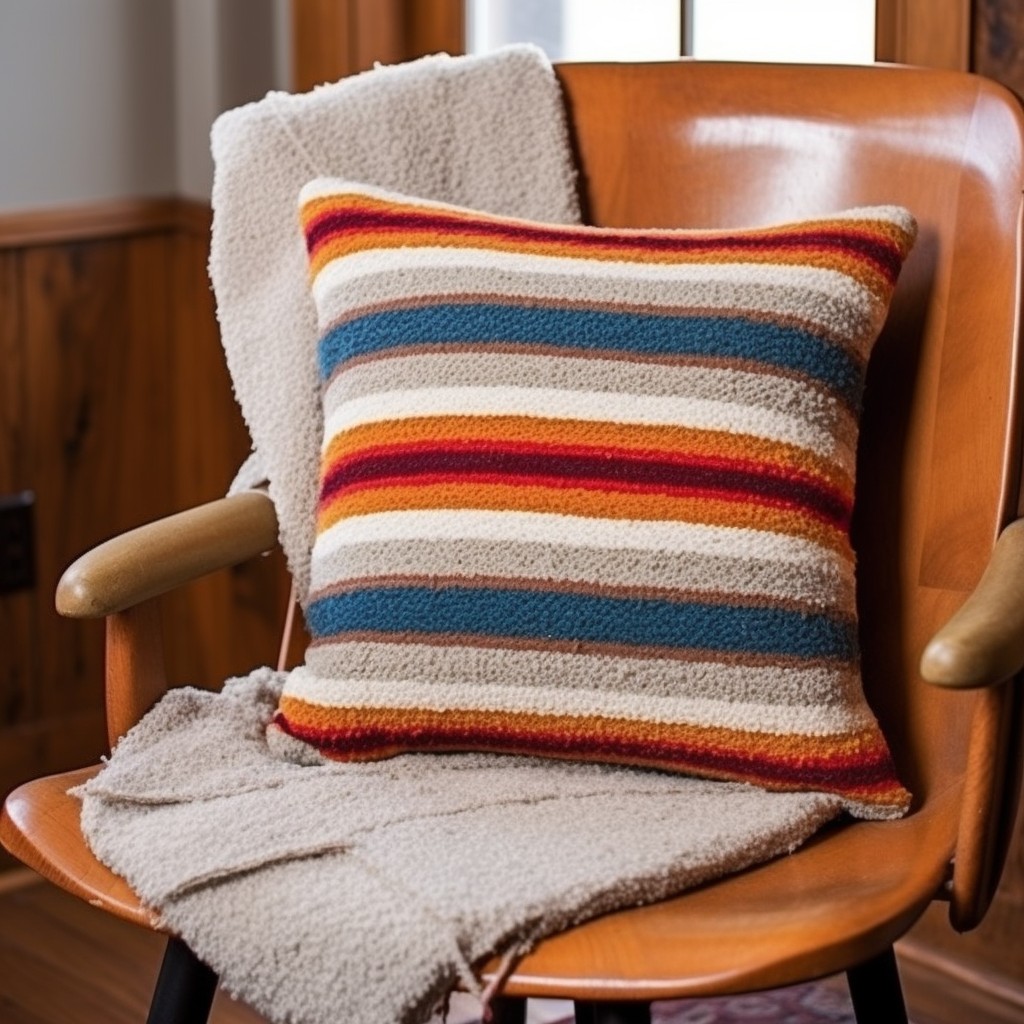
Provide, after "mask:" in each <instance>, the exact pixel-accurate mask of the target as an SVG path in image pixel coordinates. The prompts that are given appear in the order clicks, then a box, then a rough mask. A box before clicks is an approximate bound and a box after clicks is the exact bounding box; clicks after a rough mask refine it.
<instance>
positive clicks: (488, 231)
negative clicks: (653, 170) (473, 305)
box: [306, 208, 903, 284]
mask: <svg viewBox="0 0 1024 1024" xmlns="http://www.w3.org/2000/svg"><path fill="white" fill-rule="evenodd" d="M411 230H415V231H432V232H436V233H438V234H448V235H454V236H467V235H470V236H471V235H481V234H482V235H486V236H489V237H491V238H496V239H503V240H505V241H509V242H520V243H523V242H549V243H560V244H579V243H581V242H582V243H584V244H587V245H600V246H606V247H610V248H624V249H636V250H652V249H653V250H657V251H661V252H679V253H686V252H704V251H709V250H710V251H714V250H718V249H735V250H737V251H739V252H756V251H757V250H766V251H769V252H770V251H772V250H778V249H804V248H808V247H811V248H815V249H819V250H825V251H836V250H838V251H841V252H845V253H855V254H856V255H857V256H860V257H862V258H864V259H866V260H869V261H870V262H872V263H873V264H875V266H876V267H877V268H878V269H879V270H880V271H881V272H882V273H883V274H884V275H885V277H886V279H887V280H888V281H889V282H891V283H893V284H895V282H896V279H897V277H898V275H899V271H900V267H901V265H902V262H903V257H902V255H901V253H900V252H899V249H898V248H897V247H896V245H895V244H894V243H892V242H890V241H888V240H887V239H885V238H883V237H881V236H879V235H877V234H869V233H865V232H864V231H863V230H862V229H858V228H855V227H850V228H849V229H842V228H821V227H818V228H811V227H808V228H799V227H794V229H793V230H792V231H789V232H786V233H778V234H774V235H770V236H766V235H758V234H756V233H753V232H752V233H751V234H742V235H719V236H702V235H692V234H684V233H682V232H680V233H679V234H674V233H671V232H667V231H666V232H664V233H658V234H653V233H652V234H646V235H636V234H627V233H620V232H615V231H606V230H600V229H598V230H599V231H600V233H597V234H590V235H584V234H583V233H582V231H581V230H580V229H579V228H577V229H575V231H574V230H572V229H564V228H557V227H549V226H547V225H542V224H537V225H534V224H529V223H516V222H502V221H486V220H480V221H466V220H463V219H462V218H459V217H452V216H447V215H445V214H444V213H443V212H440V211H433V210H432V211H429V212H428V211H423V212H420V211H416V210H405V209H397V210H367V209H362V208H354V209H353V208H342V209H340V210H332V211H330V212H327V213H324V214H322V215H320V216H319V217H316V218H314V219H313V220H312V221H311V222H309V223H308V224H307V225H306V246H307V249H308V251H309V253H310V254H311V255H313V254H315V252H316V250H317V249H318V248H320V246H321V245H323V244H325V243H326V242H328V241H330V240H331V238H333V237H335V236H337V235H340V234H344V233H347V232H356V231H375V232H386V231H395V232H399V233H400V232H407V231H411Z"/></svg>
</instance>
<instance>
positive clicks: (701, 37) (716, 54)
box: [686, 0, 875, 64]
mask: <svg viewBox="0 0 1024 1024" xmlns="http://www.w3.org/2000/svg"><path fill="white" fill-rule="evenodd" d="M686 25H687V37H688V39H687V42H688V44H689V45H688V46H687V52H688V53H690V54H691V55H692V56H694V57H697V58H698V59H704V60H753V61H780V62H790V63H817V64H870V63H871V62H872V61H873V60H874V59H875V0H828V2H827V3H823V2H822V0H688V2H687V18H686Z"/></svg>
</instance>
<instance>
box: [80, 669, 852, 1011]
mask: <svg viewBox="0 0 1024 1024" xmlns="http://www.w3.org/2000/svg"><path fill="white" fill-rule="evenodd" d="M282 681H283V675H282V674H280V673H276V672H271V671H270V670H269V669H263V670H259V671H257V672H255V673H253V675H251V676H250V677H248V678H247V679H243V680H235V681H232V682H230V683H228V685H227V686H226V687H225V690H224V691H223V693H222V694H211V693H207V692H205V691H202V690H194V689H183V690H175V691H172V692H171V693H170V694H168V696H167V697H166V698H165V699H164V700H163V701H162V702H161V703H160V704H159V705H158V706H157V707H156V708H155V709H154V710H153V711H152V712H150V714H149V715H148V716H147V717H146V718H145V719H144V720H143V721H142V722H141V723H140V724H139V725H138V726H136V728H135V729H134V730H132V732H130V733H129V734H128V736H127V737H126V738H125V739H124V740H122V741H121V743H120V744H119V745H118V747H117V750H116V752H115V753H114V755H113V757H112V758H111V760H110V762H109V764H108V765H107V767H106V769H105V770H104V771H103V772H101V773H100V774H99V775H98V776H97V777H96V778H95V779H94V780H92V781H91V782H89V783H88V784H86V786H85V787H83V797H84V802H83V812H82V823H83V827H84V829H85V832H86V834H87V835H88V837H89V841H90V843H91V845H92V847H93V849H94V850H95V851H96V853H97V855H98V856H99V858H100V859H101V860H103V861H104V862H105V863H107V864H109V865H111V866H112V867H113V868H114V869H115V870H117V871H118V872H119V873H120V874H122V875H123V876H124V877H125V878H126V879H127V880H128V881H129V882H130V883H131V885H132V887H133V888H134V889H135V890H136V891H137V892H138V893H140V894H141V895H142V896H143V897H144V898H145V900H146V902H148V903H149V904H151V905H152V906H154V907H156V908H157V909H158V910H159V913H160V915H161V917H162V918H163V920H164V922H165V923H166V924H167V926H168V927H169V928H171V929H173V930H174V931H176V932H178V933H179V934H180V935H181V936H182V937H183V938H184V939H185V941H186V942H187V943H188V944H189V946H190V947H191V948H192V949H194V950H195V951H196V952H197V953H198V954H199V955H200V956H201V957H203V959H205V960H206V961H207V962H209V963H210V964H211V965H212V966H213V967H214V968H215V969H216V970H217V971H218V972H219V973H220V974H221V978H222V981H223V982H224V984H225V985H226V986H227V987H228V989H229V990H231V991H232V992H235V993H236V994H237V995H239V996H240V997H241V998H243V999H245V1000H246V1001H247V1002H249V1003H250V1004H252V1005H253V1006H254V1007H256V1009H258V1010H259V1011H260V1012H262V1013H264V1014H266V1015H267V1016H268V1017H269V1018H270V1019H271V1020H274V1021H288V1022H291V1024H333V1022H335V1021H338V1020H344V1021H346V1022H349V1024H396V1022H403V1024H414V1022H419V1021H423V1020H425V1019H426V1018H427V1017H428V1016H429V1015H430V1012H431V1009H432V1008H433V1007H434V1005H435V1004H436V1003H437V1002H438V1001H439V1000H440V999H442V998H443V996H444V995H445V994H446V993H447V992H448V991H449V990H450V989H451V988H452V986H454V985H455V984H457V983H459V982H462V983H463V985H465V986H466V987H469V988H474V987H475V982H474V979H473V976H472V973H471V966H472V965H474V964H476V963H477V962H478V961H479V960H480V959H481V958H483V957H485V956H487V955H489V954H492V953H501V952H511V953H512V954H515V953H517V952H521V951H523V950H525V949H527V948H528V947H529V946H530V944H531V943H532V942H534V941H535V940H536V939H538V938H540V937H542V936H544V935H549V934H551V933H553V932H556V931H560V930H562V929H564V928H566V927H568V926H570V925H572V924H573V923H576V922H579V921H583V920H585V919H587V918H589V917H592V916H594V915H595V914H599V913H601V912H603V911H607V910H612V909H616V908H621V907H627V906H632V905H636V904H639V903H646V902H651V901H653V900H657V899H660V898H663V897H665V896H669V895H671V894H673V893H677V892H679V891H681V890H683V889H686V888H688V887H690V886H693V885H696V884H698V883H700V882H702V881H705V880H707V879H709V878H714V877H717V876H720V875H722V874H726V873H728V872H731V871H737V870H739V869H741V868H743V867H746V866H747V865H750V864H753V863H757V862H759V861H762V860H766V859H768V858H769V857H773V856H776V855H778V854H782V853H785V852H787V851H788V850H791V849H792V848H793V847H794V846H796V845H798V844H799V843H800V842H802V841H803V840H804V839H805V838H806V837H807V836H809V835H810V834H811V833H812V832H814V831H815V830H816V829H817V828H818V827H820V825H821V824H823V823H824V822H825V821H827V820H828V819H829V818H831V817H833V816H835V814H836V813H837V812H838V808H839V801H838V799H836V798H835V797H831V796H824V795H820V794H806V793H765V792H762V791H760V790H757V789H753V788H751V787H747V786H742V785H737V784H732V783H721V782H705V781H701V780H698V779H690V778H685V777H682V776H678V775H668V774H664V773H659V772H649V771H639V770H635V769H628V768H614V767H606V766H601V765H586V764H572V763H567V762H558V761H544V760H540V759H531V758H511V757H501V756H498V755H490V756H488V755H477V754H474V755H468V754H465V755H447V756H424V755H406V756H403V757H397V758H394V759H392V760H389V761H379V762H374V763H369V764H332V765H321V766H318V767H300V766H298V765H295V764H291V763H287V762H283V761H280V760H278V759H277V758H275V757H274V756H273V755H272V754H271V753H270V752H269V751H268V749H267V746H266V743H265V741H264V738H263V730H264V726H265V725H266V722H267V721H268V719H269V717H270V715H271V713H272V711H273V708H274V704H275V702H276V700H277V694H278V692H279V690H280V686H281V683H282Z"/></svg>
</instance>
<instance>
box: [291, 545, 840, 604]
mask: <svg viewBox="0 0 1024 1024" xmlns="http://www.w3.org/2000/svg"><path fill="white" fill-rule="evenodd" d="M420 575H428V576H431V577H434V578H438V579H442V580H443V579H446V578H448V577H451V576H458V577H486V578H490V579H520V580H533V581H537V582H536V584H535V585H536V586H537V588H538V589H541V590H542V589H544V587H545V581H551V582H571V583H585V584H591V585H595V586H603V587H609V588H611V587H643V588H645V589H649V590H655V591H659V592H660V591H666V592H667V591H670V590H674V591H683V592H685V593H686V594H692V593H697V594H699V593H702V592H703V593H708V594H716V595H717V594H727V595H737V596H739V595H743V596H746V597H762V598H768V599H771V600H786V601H789V600H792V601H798V602H802V603H803V604H805V605H806V606H807V607H808V610H812V609H814V610H821V609H823V608H826V607H827V608H831V609H837V610H842V611H844V612H846V613H847V614H850V615H852V614H853V613H854V590H853V574H852V572H851V571H850V567H848V566H842V564H841V563H840V562H839V560H838V559H828V558H825V557H823V558H822V559H821V560H820V562H819V563H818V564H816V565H812V566H799V567H798V566H794V565H792V564H790V565H786V564H784V563H780V562H778V561H776V560H774V559H765V560H762V561H755V560H751V559H743V558H731V557H730V558H722V557H715V556H709V555H695V554H693V553H691V552H687V553H686V554H684V555H678V554H677V555H669V554H666V553H664V552H658V551H637V550H631V551H623V550H608V549H605V548H593V547H590V548H582V547H577V546H563V545H556V544H543V543H542V544H530V543H522V542H519V541H515V540H496V541H481V540H470V539H468V538H466V537H461V538H458V539H455V540H447V541H441V540H437V539H430V540H414V541H410V540H404V541H402V540H396V539H395V538H393V537H389V538H384V539H382V540H380V541H378V542H375V543H367V544H350V545H347V546H346V547H344V548H341V549H339V550H336V551H335V552H333V553H332V554H331V555H329V556H325V555H324V554H323V553H322V552H318V553H317V555H316V556H315V557H314V558H313V565H312V580H311V589H312V592H313V594H314V595H315V594H316V592H317V591H318V590H320V589H321V588H324V587H329V586H332V585H333V584H336V583H344V582H347V581H350V580H359V579H366V578H368V577H374V578H376V577H381V576H385V577H386V576H420Z"/></svg>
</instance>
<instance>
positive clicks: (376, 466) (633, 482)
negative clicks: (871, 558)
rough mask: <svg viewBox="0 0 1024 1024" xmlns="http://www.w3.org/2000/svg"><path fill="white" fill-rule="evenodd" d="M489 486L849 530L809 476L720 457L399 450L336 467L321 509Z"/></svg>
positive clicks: (842, 512) (845, 517) (831, 492)
mask: <svg viewBox="0 0 1024 1024" xmlns="http://www.w3.org/2000/svg"><path fill="white" fill-rule="evenodd" d="M439 483H487V484H505V485H509V486H530V485H531V484H532V485H538V486H547V487H559V488H574V487H580V488H583V489H586V490H607V491H613V492H615V493H630V494H664V495H668V496H675V497H699V496H717V497H721V498H723V499H725V500H730V501H749V502H751V503H753V504H757V505H762V506H765V507H769V508H783V509H791V510H794V511H799V512H802V513H805V514H807V515H809V516H811V517H813V518H815V519H817V520H820V521H822V522H825V523H828V524H829V525H831V526H834V527H836V528H838V529H846V528H847V527H848V525H849V518H850V513H851V507H852V503H851V501H850V500H849V498H848V497H847V496H846V495H844V494H842V493H840V492H838V491H836V490H835V489H833V488H831V487H829V486H828V485H826V484H824V483H822V482H821V481H818V480H814V479H809V478H808V477H807V476H805V475H802V474H798V473H796V472H792V471H789V470H787V468H786V467H777V466H770V465H765V464H759V463H752V462H746V461H740V460H736V461H732V460H727V459H722V458H717V459H716V458H710V459H708V458H702V457H700V456H696V457H684V458H679V457H669V458H659V459H653V458H634V457H633V456H632V455H620V456H619V457H617V458H612V457H609V456H607V455H605V454H603V453H594V454H592V453H591V452H590V451H589V450H583V451H582V452H581V451H579V450H576V451H571V450H570V451H552V450H550V449H547V448H542V447H532V446H529V445H519V446H516V445H508V446H506V445H502V446H500V447H499V446H496V445H491V444H486V445H484V444H480V445H476V446H472V445H457V444H456V445H444V446H441V445H431V444H429V443H424V444H422V445H406V446H397V450H395V449H391V448H387V449H383V450H381V449H377V450H374V451H370V452H360V453H359V454H357V455H354V456H349V457H346V458H342V459H339V460H337V461H335V462H334V463H333V464H332V465H331V466H330V468H329V469H328V470H327V472H326V474H325V476H324V480H323V484H322V487H321V492H320V500H321V502H322V503H328V502H330V501H333V500H335V499H336V498H338V497H340V496H341V495H343V494H346V493H355V492H358V491H362V490H365V489H366V488H368V487H375V486H376V487H385V486H430V485H434V484H439Z"/></svg>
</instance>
